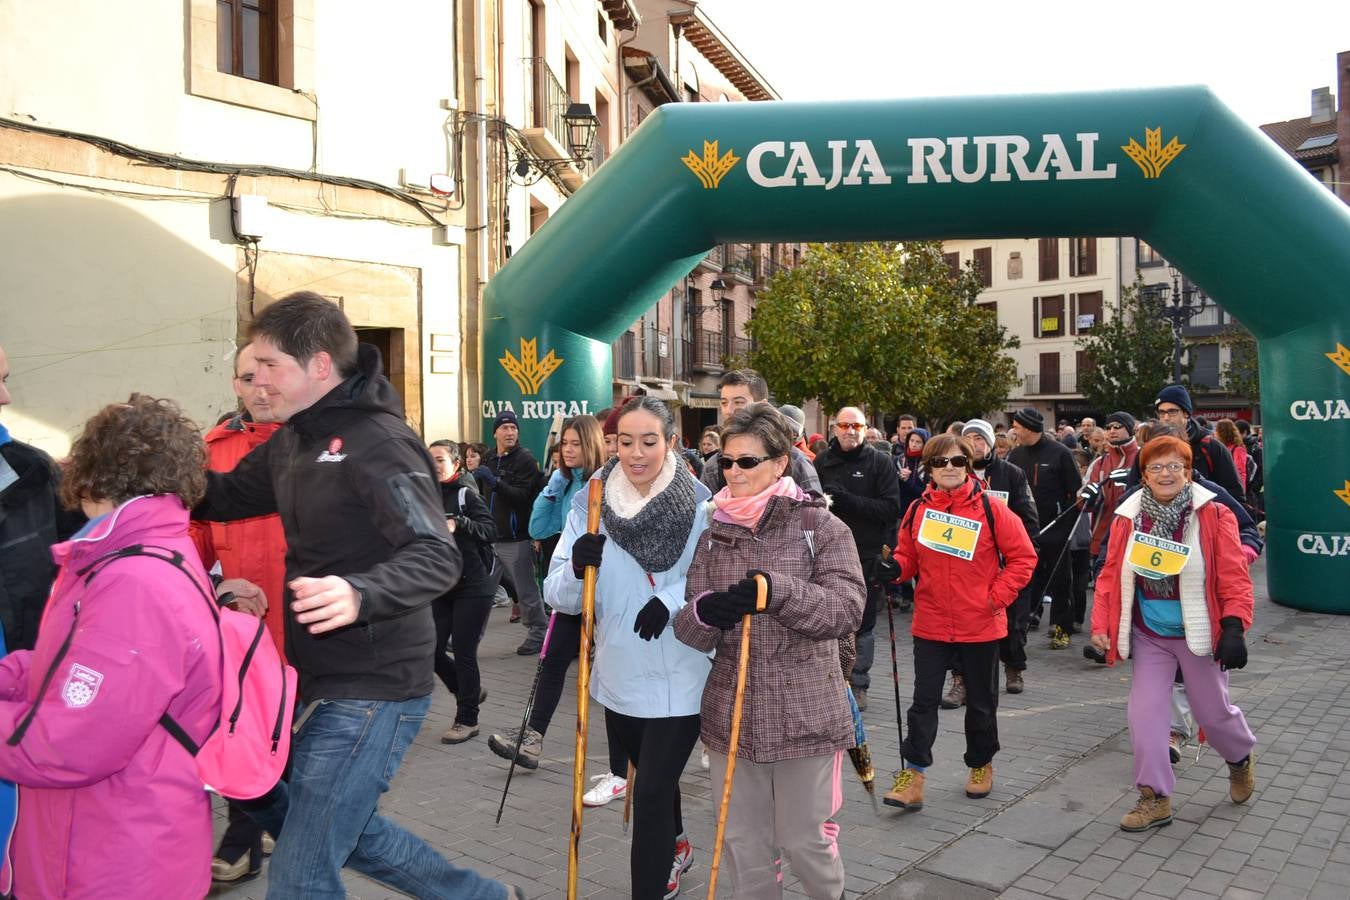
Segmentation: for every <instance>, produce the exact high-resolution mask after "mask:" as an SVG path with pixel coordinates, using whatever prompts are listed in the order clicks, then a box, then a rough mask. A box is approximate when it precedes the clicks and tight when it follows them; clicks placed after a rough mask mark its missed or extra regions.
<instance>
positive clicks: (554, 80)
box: [525, 56, 572, 149]
mask: <svg viewBox="0 0 1350 900" xmlns="http://www.w3.org/2000/svg"><path fill="white" fill-rule="evenodd" d="M525 68H526V73H527V75H528V77H529V79H530V85H531V87H532V88H533V95H532V98H531V99H532V104H531V106H532V108H531V110H530V120H531V122H532V123H533V124H534V127H535V128H547V129H548V130H549V131H551V132H553V137H554V139H555V140H556V141H557V142H558V145H559V146H561V147H563V148H564V149H566V148H567V144H568V132H567V122H566V120H564V119H563V114H564V113H566V112H567V107H568V106H569V105H570V104H571V102H572V101H571V99H570V98H569V97H568V96H567V88H565V87H563V85H562V82H560V81H559V80H558V76H557V75H554V74H553V70H552V69H550V68H549V65H548V61H547V60H545V59H543V58H542V57H538V56H536V57H534V58H532V59H527V60H525Z"/></svg>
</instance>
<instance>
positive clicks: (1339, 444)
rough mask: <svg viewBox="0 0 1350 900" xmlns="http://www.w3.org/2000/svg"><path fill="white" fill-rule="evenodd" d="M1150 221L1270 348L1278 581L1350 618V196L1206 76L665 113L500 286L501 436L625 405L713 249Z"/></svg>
mask: <svg viewBox="0 0 1350 900" xmlns="http://www.w3.org/2000/svg"><path fill="white" fill-rule="evenodd" d="M1013 235H1017V236H1026V237H1038V236H1055V237H1071V236H1096V235H1137V236H1139V237H1141V238H1143V239H1144V240H1146V241H1148V242H1149V243H1150V244H1151V245H1153V246H1154V247H1156V248H1157V249H1158V250H1159V251H1160V252H1161V253H1162V254H1163V255H1164V256H1165V257H1166V258H1167V259H1168V260H1170V261H1172V262H1173V263H1175V264H1176V265H1177V266H1178V267H1180V268H1181V269H1183V270H1185V272H1186V273H1187V275H1189V276H1190V277H1191V278H1192V279H1194V281H1195V282H1196V283H1197V284H1199V285H1200V286H1201V287H1203V288H1204V290H1205V291H1206V292H1207V293H1209V294H1210V295H1211V296H1213V297H1215V298H1217V299H1218V300H1219V301H1220V302H1221V303H1222V304H1223V305H1224V307H1225V308H1226V309H1228V310H1229V311H1230V312H1232V313H1233V315H1234V316H1236V317H1237V318H1238V319H1239V320H1240V321H1241V322H1242V323H1243V324H1244V325H1246V326H1247V327H1248V328H1249V329H1251V331H1252V332H1253V333H1254V334H1255V335H1256V337H1257V339H1258V345H1259V348H1260V350H1259V352H1260V363H1261V371H1262V397H1261V399H1262V409H1263V413H1264V419H1265V453H1266V484H1267V486H1268V489H1267V492H1266V493H1267V513H1268V516H1269V530H1268V532H1267V539H1268V548H1267V554H1268V557H1269V571H1268V574H1269V587H1270V594H1271V596H1272V598H1274V599H1275V600H1276V601H1278V602H1280V603H1282V604H1285V605H1288V606H1293V607H1298V608H1301V609H1310V610H1319V611H1326V612H1336V613H1350V405H1347V402H1346V399H1345V398H1346V397H1347V396H1348V395H1350V349H1347V347H1350V208H1347V207H1346V206H1345V205H1344V204H1343V203H1341V202H1340V201H1339V200H1337V199H1336V198H1335V197H1334V196H1333V195H1332V194H1331V192H1329V191H1327V190H1326V189H1325V188H1324V187H1322V186H1321V185H1319V184H1318V183H1317V182H1316V181H1315V180H1314V179H1313V178H1312V177H1310V176H1309V175H1308V174H1307V173H1306V172H1304V171H1303V170H1302V169H1301V168H1300V167H1299V166H1298V165H1297V164H1296V163H1295V162H1294V161H1293V160H1292V159H1290V158H1289V157H1288V156H1287V155H1286V154H1284V153H1283V152H1282V151H1280V150H1279V148H1277V147H1276V146H1275V145H1274V144H1273V143H1271V142H1270V141H1268V140H1267V139H1266V138H1265V137H1264V136H1263V135H1261V134H1260V133H1259V132H1257V131H1256V130H1254V129H1252V128H1251V127H1249V126H1247V125H1245V124H1243V123H1242V122H1241V121H1239V120H1238V119H1237V118H1236V117H1235V116H1234V115H1233V114H1232V112H1231V111H1230V110H1228V109H1227V108H1226V107H1225V106H1224V105H1223V104H1221V103H1220V102H1218V100H1216V99H1215V98H1214V96H1213V95H1212V94H1210V93H1209V91H1207V90H1205V89H1204V88H1189V87H1188V88H1168V89H1161V90H1147V91H1120V92H1105V93H1090V94H1065V95H1044V96H1026V97H976V98H962V99H950V98H947V99H931V100H906V101H877V102H855V103H741V104H730V105H728V104H688V105H684V104H673V105H669V106H663V107H661V108H660V109H659V110H658V111H657V112H656V113H655V114H654V115H652V116H650V117H649V118H648V119H647V120H646V122H644V123H643V125H642V127H641V128H639V129H638V130H637V131H636V132H635V133H634V134H633V136H632V137H631V138H630V139H629V140H628V141H627V142H626V143H624V145H623V146H622V147H621V148H620V149H619V150H618V152H616V153H615V154H614V156H613V158H612V159H610V160H609V161H608V162H607V163H606V164H605V165H604V167H603V168H601V169H600V170H599V171H598V172H597V173H596V175H595V177H594V178H593V179H591V181H590V182H589V183H588V184H586V185H585V187H583V188H582V189H581V190H580V191H578V192H577V194H576V196H574V197H573V198H571V199H570V200H569V201H568V202H567V203H565V204H564V205H563V206H562V208H561V209H560V210H559V211H558V213H557V215H555V216H553V217H552V218H551V219H549V221H548V222H547V224H546V225H545V226H544V227H543V229H541V231H540V232H539V233H538V234H536V235H535V236H534V237H533V238H531V240H530V241H529V242H528V243H527V244H526V245H525V247H524V248H523V249H522V250H521V251H520V252H519V253H518V254H516V256H515V257H514V258H513V259H512V260H511V261H510V263H509V264H508V265H507V266H505V267H504V268H503V269H502V270H501V271H500V272H499V273H498V274H497V275H496V277H495V278H493V280H492V281H491V283H490V284H489V285H488V288H487V292H486V295H485V299H484V312H485V315H484V328H483V356H482V358H483V360H484V372H483V410H482V415H483V419H484V429H485V432H486V431H487V430H489V429H490V428H491V419H492V416H493V415H494V414H495V412H496V411H497V410H498V409H500V408H502V407H503V406H504V405H505V404H510V405H511V407H512V408H514V409H515V411H516V412H517V414H518V415H520V417H521V424H522V430H523V432H524V433H523V438H524V439H525V440H527V441H529V442H531V443H534V442H537V441H540V440H542V439H543V437H544V436H545V432H546V429H547V426H548V422H549V420H551V418H552V416H553V415H554V414H555V413H556V412H559V411H562V412H567V413H569V414H570V413H573V412H577V411H580V410H581V409H584V408H589V409H591V410H595V409H597V408H599V407H602V406H605V405H607V404H608V402H609V397H610V390H611V381H610V367H611V352H610V344H611V342H612V341H613V340H615V339H616V338H617V337H618V335H619V334H620V333H622V332H623V331H624V330H625V329H626V328H627V327H628V326H629V324H631V323H632V321H633V320H634V319H636V318H637V317H638V316H639V315H641V314H642V313H643V312H644V311H645V310H646V309H648V308H650V307H651V305H652V304H653V303H654V302H655V301H656V299H657V298H658V297H660V295H661V294H663V293H664V292H665V291H667V290H669V289H670V287H671V286H672V285H673V284H674V283H675V282H676V281H677V280H678V279H680V278H681V277H683V276H684V275H685V274H687V273H688V272H689V271H690V270H691V269H692V268H693V267H694V266H695V264H697V262H698V261H699V260H700V259H701V258H702V257H703V256H704V255H705V254H706V253H707V252H708V251H709V250H710V249H711V248H712V247H713V246H715V245H717V244H719V243H727V242H736V241H745V242H759V241H763V242H795V241H855V240H856V241H862V240H882V239H884V240H913V239H920V238H931V237H942V238H992V237H1006V236H1013Z"/></svg>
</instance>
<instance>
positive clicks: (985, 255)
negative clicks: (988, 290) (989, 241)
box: [975, 247, 994, 287]
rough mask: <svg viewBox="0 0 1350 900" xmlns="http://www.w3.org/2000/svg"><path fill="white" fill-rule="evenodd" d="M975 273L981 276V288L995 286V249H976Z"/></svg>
mask: <svg viewBox="0 0 1350 900" xmlns="http://www.w3.org/2000/svg"><path fill="white" fill-rule="evenodd" d="M975 271H976V273H977V274H978V275H979V278H980V286H981V287H993V285H994V248H993V247H976V248H975Z"/></svg>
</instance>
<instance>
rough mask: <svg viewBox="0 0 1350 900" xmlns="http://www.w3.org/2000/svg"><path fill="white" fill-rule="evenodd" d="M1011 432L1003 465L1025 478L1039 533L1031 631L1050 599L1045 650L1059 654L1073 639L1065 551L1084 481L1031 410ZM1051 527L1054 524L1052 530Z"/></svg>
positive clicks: (1069, 456)
mask: <svg viewBox="0 0 1350 900" xmlns="http://www.w3.org/2000/svg"><path fill="white" fill-rule="evenodd" d="M1012 418H1013V422H1012V431H1013V433H1014V434H1015V435H1016V436H1017V440H1018V445H1017V446H1016V447H1015V448H1013V450H1012V452H1011V453H1009V454H1008V462H1010V463H1012V464H1013V465H1015V466H1017V468H1019V469H1021V470H1022V472H1023V473H1024V474H1025V475H1026V477H1027V482H1028V484H1030V486H1031V496H1032V498H1033V499H1035V501H1036V514H1037V516H1039V518H1040V525H1041V527H1042V528H1046V527H1047V526H1050V527H1049V530H1048V531H1046V532H1045V534H1043V535H1040V537H1039V542H1038V544H1037V550H1038V552H1039V553H1040V558H1039V559H1038V560H1037V562H1036V573H1035V574H1034V575H1032V576H1031V584H1030V585H1029V588H1030V597H1031V606H1032V609H1031V610H1030V623H1029V627H1030V628H1031V630H1033V631H1034V630H1035V629H1036V628H1037V626H1038V625H1039V624H1040V611H1041V598H1042V597H1043V596H1045V595H1046V594H1047V593H1048V594H1049V596H1050V649H1052V650H1064V649H1066V648H1068V646H1069V635H1070V634H1072V633H1073V604H1072V603H1071V602H1070V600H1071V598H1070V596H1069V591H1070V571H1069V564H1068V561H1067V560H1062V559H1061V558H1060V557H1061V556H1064V555H1066V554H1065V552H1064V550H1065V547H1066V546H1067V545H1068V543H1069V537H1070V536H1071V535H1072V534H1073V528H1074V524H1075V522H1077V517H1076V516H1077V513H1076V510H1075V509H1074V504H1075V503H1076V501H1077V494H1078V489H1079V488H1080V487H1081V486H1082V484H1083V476H1082V475H1080V474H1079V473H1078V466H1077V465H1076V464H1075V463H1074V461H1073V454H1072V453H1070V452H1069V448H1068V447H1065V446H1064V445H1063V444H1061V443H1060V442H1059V441H1057V440H1055V439H1054V438H1053V437H1046V435H1045V434H1044V431H1045V419H1044V417H1042V416H1041V414H1040V413H1039V412H1037V411H1036V410H1035V409H1033V408H1031V407H1025V408H1023V409H1019V410H1018V411H1017V412H1015V413H1013V416H1012ZM1052 523H1053V524H1052Z"/></svg>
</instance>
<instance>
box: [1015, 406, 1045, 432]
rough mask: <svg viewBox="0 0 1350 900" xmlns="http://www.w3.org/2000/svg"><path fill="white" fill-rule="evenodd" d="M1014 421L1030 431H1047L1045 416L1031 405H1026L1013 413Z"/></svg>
mask: <svg viewBox="0 0 1350 900" xmlns="http://www.w3.org/2000/svg"><path fill="white" fill-rule="evenodd" d="M1012 417H1013V421H1014V422H1016V423H1017V424H1018V425H1021V426H1022V427H1023V428H1025V429H1027V430H1028V431H1035V432H1042V431H1045V416H1043V415H1041V414H1040V412H1038V411H1037V410H1035V409H1032V408H1031V407H1030V406H1024V407H1022V408H1021V409H1019V410H1018V411H1017V412H1015V413H1013V414H1012Z"/></svg>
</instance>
